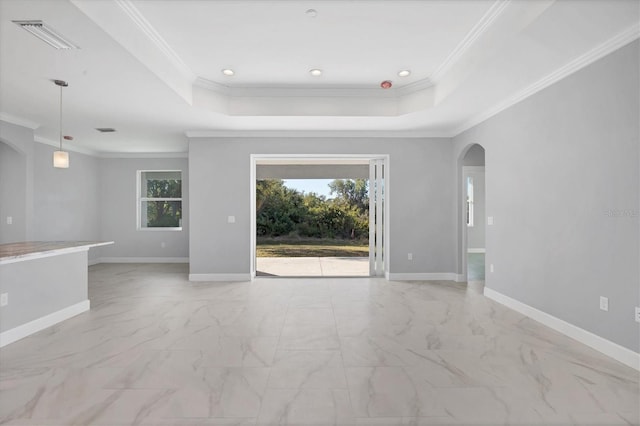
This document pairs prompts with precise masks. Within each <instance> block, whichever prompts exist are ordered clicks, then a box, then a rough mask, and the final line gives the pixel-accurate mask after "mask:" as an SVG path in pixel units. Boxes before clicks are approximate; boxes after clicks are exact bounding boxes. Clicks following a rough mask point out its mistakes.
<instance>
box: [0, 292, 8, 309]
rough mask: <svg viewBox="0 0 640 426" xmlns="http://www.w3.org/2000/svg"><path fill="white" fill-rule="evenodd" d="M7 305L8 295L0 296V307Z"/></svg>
mask: <svg viewBox="0 0 640 426" xmlns="http://www.w3.org/2000/svg"><path fill="white" fill-rule="evenodd" d="M8 304H9V293H2V294H0V306H7V305H8Z"/></svg>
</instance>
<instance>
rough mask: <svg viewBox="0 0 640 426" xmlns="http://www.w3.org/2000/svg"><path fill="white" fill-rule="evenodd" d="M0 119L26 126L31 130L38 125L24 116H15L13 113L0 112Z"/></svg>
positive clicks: (38, 125) (38, 124)
mask: <svg viewBox="0 0 640 426" xmlns="http://www.w3.org/2000/svg"><path fill="white" fill-rule="evenodd" d="M0 121H4V122H5V123H9V124H15V125H16V126H21V127H26V128H28V129H31V130H36V129H37V128H38V127H40V123H36V122H35V121H31V120H27V119H26V118H22V117H16V116H15V115H11V114H7V113H6V112H0Z"/></svg>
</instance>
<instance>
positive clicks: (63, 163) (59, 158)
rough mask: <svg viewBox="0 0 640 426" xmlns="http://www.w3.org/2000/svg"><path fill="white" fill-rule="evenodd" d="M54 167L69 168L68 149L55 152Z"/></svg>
mask: <svg viewBox="0 0 640 426" xmlns="http://www.w3.org/2000/svg"><path fill="white" fill-rule="evenodd" d="M53 167H55V168H57V169H68V168H69V153H68V152H66V151H54V152H53Z"/></svg>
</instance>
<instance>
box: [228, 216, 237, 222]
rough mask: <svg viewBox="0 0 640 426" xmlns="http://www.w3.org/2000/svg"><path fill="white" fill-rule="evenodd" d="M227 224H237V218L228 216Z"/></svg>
mask: <svg viewBox="0 0 640 426" xmlns="http://www.w3.org/2000/svg"><path fill="white" fill-rule="evenodd" d="M227 223H236V217H235V216H228V217H227Z"/></svg>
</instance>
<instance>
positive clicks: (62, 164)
mask: <svg viewBox="0 0 640 426" xmlns="http://www.w3.org/2000/svg"><path fill="white" fill-rule="evenodd" d="M53 82H54V83H55V85H56V86H59V87H60V150H58V151H54V152H53V167H55V168H58V169H68V168H69V153H68V152H66V151H63V150H62V88H63V87H67V86H68V85H69V83H67V82H66V81H62V80H53ZM66 138H67V137H66V136H65V139H66Z"/></svg>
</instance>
